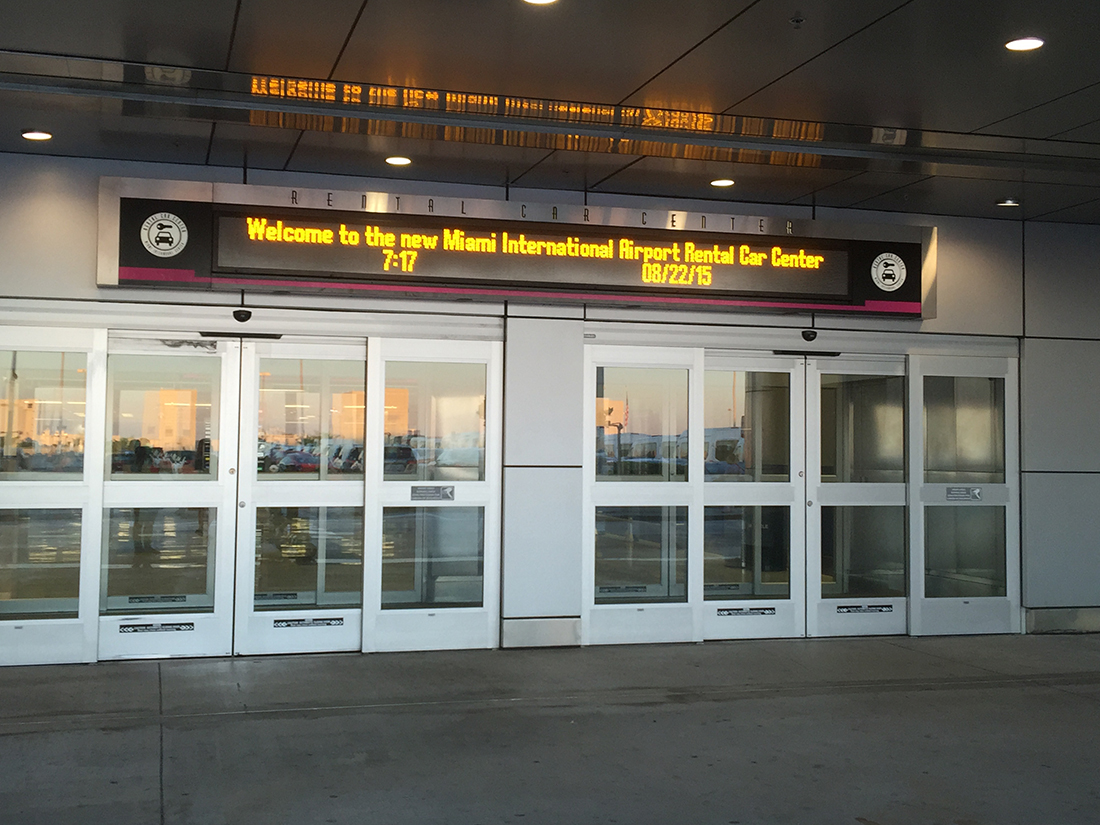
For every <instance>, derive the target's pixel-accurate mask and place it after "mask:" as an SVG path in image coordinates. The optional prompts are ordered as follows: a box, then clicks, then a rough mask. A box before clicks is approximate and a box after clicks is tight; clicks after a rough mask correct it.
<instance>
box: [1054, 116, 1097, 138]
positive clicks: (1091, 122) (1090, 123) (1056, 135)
mask: <svg viewBox="0 0 1100 825" xmlns="http://www.w3.org/2000/svg"><path fill="white" fill-rule="evenodd" d="M1097 123H1100V119H1095V120H1089V121H1086V122H1085V123H1081V124H1078V125H1077V126H1073V127H1071V128H1069V129H1063V130H1062V131H1060V132H1055V133H1054V134H1053V135H1051V136H1050V138H1049V139H1050V140H1056V139H1057V140H1066V138H1059V135H1068V134H1069V133H1070V132H1076V131H1077V130H1078V129H1084V128H1085V127H1086V126H1095V125H1096V124H1097ZM1076 142H1077V143H1095V141H1088V140H1082V141H1076Z"/></svg>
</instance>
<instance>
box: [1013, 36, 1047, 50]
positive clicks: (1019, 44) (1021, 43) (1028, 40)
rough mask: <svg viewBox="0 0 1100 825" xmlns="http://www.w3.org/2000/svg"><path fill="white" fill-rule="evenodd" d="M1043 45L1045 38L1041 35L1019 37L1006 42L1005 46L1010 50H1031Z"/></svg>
mask: <svg viewBox="0 0 1100 825" xmlns="http://www.w3.org/2000/svg"><path fill="white" fill-rule="evenodd" d="M1042 46H1043V40H1042V38H1040V37H1019V38H1017V39H1016V40H1009V41H1008V42H1007V43H1005V48H1006V49H1008V50H1009V51H1010V52H1030V51H1033V50H1035V49H1039V48H1042Z"/></svg>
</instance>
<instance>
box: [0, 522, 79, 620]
mask: <svg viewBox="0 0 1100 825" xmlns="http://www.w3.org/2000/svg"><path fill="white" fill-rule="evenodd" d="M79 590H80V510H79V509H75V508H74V509H65V510H0V619H46V618H53V619H57V618H76V615H77V597H78V594H79Z"/></svg>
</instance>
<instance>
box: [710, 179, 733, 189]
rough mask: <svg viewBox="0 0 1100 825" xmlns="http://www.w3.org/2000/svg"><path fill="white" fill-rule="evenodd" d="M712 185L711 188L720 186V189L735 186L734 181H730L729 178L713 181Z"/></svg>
mask: <svg viewBox="0 0 1100 825" xmlns="http://www.w3.org/2000/svg"><path fill="white" fill-rule="evenodd" d="M710 185H711V186H719V187H721V186H733V181H732V180H730V179H729V178H718V180H712V181H711V182H710Z"/></svg>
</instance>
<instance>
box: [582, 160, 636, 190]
mask: <svg viewBox="0 0 1100 825" xmlns="http://www.w3.org/2000/svg"><path fill="white" fill-rule="evenodd" d="M646 157H647V155H642V156H641V157H640V158H634V160H632V161H630V163H628V164H626V165H625V166H620V167H619V168H618V169H616V170H615V171H614V172H611V173H610V174H608V175H604V176H603V177H602V178H600V179H599V180H598V181H596V182H595V183H594V184H592V185H591V186H589V187H588V188H589V189H595V188H596V187H597V186H602V185H603V184H604V183H606V182H607V181H609V180H611V178H613V177H615V176H616V175H617V174H619V173H620V172H625V171H626V170H627V169H629V168H630V167H631V166H633V165H634V164H635V163H641V162H642V161H643V160H645V159H646Z"/></svg>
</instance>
